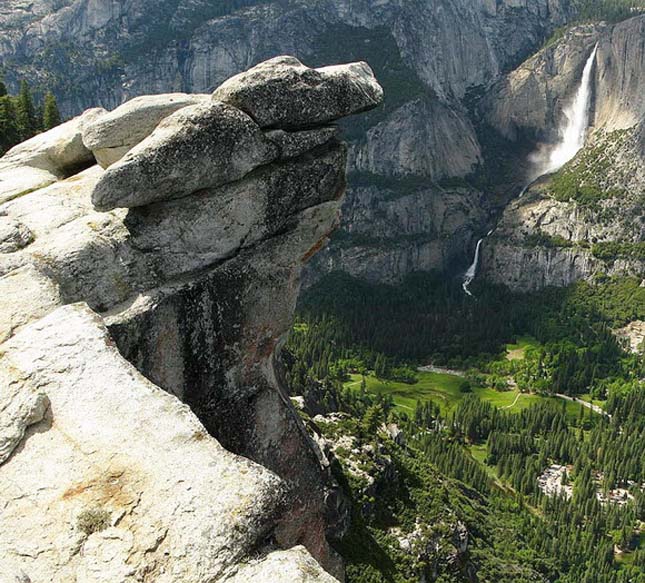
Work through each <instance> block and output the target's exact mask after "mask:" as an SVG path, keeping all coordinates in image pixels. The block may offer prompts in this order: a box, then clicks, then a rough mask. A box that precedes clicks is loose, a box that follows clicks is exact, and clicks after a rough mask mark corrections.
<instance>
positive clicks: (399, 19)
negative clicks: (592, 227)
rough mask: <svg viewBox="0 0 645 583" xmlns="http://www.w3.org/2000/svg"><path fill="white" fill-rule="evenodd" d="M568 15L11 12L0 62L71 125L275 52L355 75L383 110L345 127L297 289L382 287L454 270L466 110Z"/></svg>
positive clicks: (543, 5) (484, 201)
mask: <svg viewBox="0 0 645 583" xmlns="http://www.w3.org/2000/svg"><path fill="white" fill-rule="evenodd" d="M572 12H573V11H572V6H571V2H570V1H569V0H537V1H536V0H476V1H473V0H439V1H438V2H431V3H428V2H425V1H421V0H413V1H408V2H401V1H400V0H385V1H382V2H378V3H377V4H375V3H374V2H368V1H365V0H361V1H358V2H355V1H352V2H348V1H346V0H317V1H316V2H304V1H302V0H289V1H288V2H275V1H274V2H270V1H261V0H234V1H233V0H232V1H229V2H213V1H211V0H193V1H191V2H181V3H179V2H176V1H170V2H169V1H165V2H151V1H150V0H128V1H127V2H111V1H107V0H101V1H98V2H97V1H89V0H64V1H62V2H60V1H59V2H49V1H44V0H38V1H37V2H30V3H26V2H22V0H15V1H14V0H12V1H11V2H9V3H7V5H6V6H5V8H4V9H3V11H2V12H0V30H1V31H2V32H3V35H2V40H0V62H2V64H3V65H4V70H5V73H6V77H7V80H8V81H9V83H10V84H15V83H17V80H18V79H19V78H20V77H26V78H28V79H29V80H31V81H32V82H33V83H34V84H37V85H40V86H42V87H45V86H46V87H50V88H52V89H53V90H54V91H55V93H56V94H57V97H58V99H59V102H60V103H61V104H62V105H63V109H64V111H65V112H66V113H67V114H73V113H78V112H79V111H81V110H83V109H85V108H86V107H89V106H93V105H97V104H100V105H103V106H104V107H109V108H113V107H115V106H117V105H119V104H120V103H121V102H122V101H123V100H125V99H127V98H130V97H134V96H137V95H141V94H148V93H157V92H168V91H184V92H208V91H211V90H212V89H213V88H214V87H215V86H216V85H217V84H219V83H221V82H222V81H223V80H224V79H225V78H227V77H228V76H230V75H232V74H234V73H237V72H239V71H241V70H244V69H246V68H248V67H249V66H251V65H253V64H255V63H257V62H259V61H261V60H263V59H266V58H269V57H273V56H275V55H279V54H285V53H288V54H294V55H296V56H298V57H299V58H301V59H302V60H303V61H304V62H306V63H308V64H310V65H312V66H316V65H321V64H323V63H326V62H342V61H347V60H352V59H353V60H366V61H368V62H369V63H370V64H371V65H372V66H373V67H374V69H375V71H376V73H377V75H378V77H379V79H381V80H382V82H383V85H384V88H385V94H386V98H385V101H384V104H383V105H382V106H381V107H380V108H378V109H377V110H376V111H374V112H372V113H371V114H369V115H367V116H365V117H363V118H361V119H360V120H359V121H356V122H351V123H349V124H348V127H349V129H350V132H349V134H348V137H349V139H350V154H349V160H350V162H349V171H350V189H349V191H348V196H347V198H346V204H345V208H344V213H343V217H344V218H343V223H342V226H341V230H340V232H339V236H338V239H334V240H333V241H332V244H331V245H330V246H329V247H328V249H327V250H325V252H324V253H323V254H319V256H318V257H317V258H316V259H315V261H314V262H313V263H312V265H315V267H316V269H315V270H314V271H315V274H313V275H319V274H320V273H324V272H325V271H327V270H330V269H334V268H342V269H345V270H347V271H349V272H351V273H354V274H357V275H361V276H364V277H367V278H370V279H374V280H380V281H384V280H388V279H398V278H400V277H401V276H403V275H405V274H406V273H408V272H409V271H412V270H417V269H431V268H438V269H448V270H450V271H459V269H461V268H462V267H463V268H465V266H466V265H467V263H468V261H469V260H470V257H471V254H472V250H473V249H474V245H475V240H476V239H477V236H478V235H479V234H480V233H482V232H485V231H486V230H487V226H488V225H487V223H488V217H489V215H490V213H491V209H490V206H491V196H490V193H489V192H488V191H487V186H486V185H485V184H481V183H478V184H477V186H472V184H474V183H475V181H472V180H471V181H470V182H471V185H468V184H466V183H465V181H464V177H467V176H469V175H470V174H472V173H473V172H476V171H477V170H478V169H480V167H481V164H482V162H483V159H484V157H485V152H484V150H485V149H486V148H485V147H484V145H483V144H482V140H481V135H479V134H478V128H477V127H476V125H478V123H479V121H478V120H479V115H478V114H475V115H473V112H472V107H471V101H472V98H473V96H474V95H475V94H479V93H481V91H482V89H483V88H486V87H488V86H489V85H490V84H491V83H493V82H494V81H496V80H497V79H498V78H499V77H500V75H502V74H504V73H505V72H507V71H508V70H510V69H512V68H513V67H515V66H517V65H518V64H519V63H520V62H521V61H522V60H523V59H524V58H526V57H528V56H529V55H530V54H532V53H533V52H534V51H535V50H536V49H537V48H538V47H539V46H540V45H541V44H542V43H543V42H544V40H545V39H546V38H547V37H548V36H549V34H550V33H551V32H552V30H553V29H554V28H555V27H558V26H561V25H563V24H564V23H566V22H567V21H568V20H569V19H570V17H571V14H572ZM480 182H481V181H480ZM515 186H516V184H515V183H513V184H512V185H510V186H509V189H510V190H511V191H512V190H513V188H515ZM492 202H493V203H495V204H496V203H497V202H498V201H496V200H493V201H492Z"/></svg>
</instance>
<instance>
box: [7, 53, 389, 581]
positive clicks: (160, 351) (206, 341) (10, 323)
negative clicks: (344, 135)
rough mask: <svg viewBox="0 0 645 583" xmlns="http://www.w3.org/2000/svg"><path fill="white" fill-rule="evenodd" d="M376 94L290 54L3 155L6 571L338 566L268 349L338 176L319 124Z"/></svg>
mask: <svg viewBox="0 0 645 583" xmlns="http://www.w3.org/2000/svg"><path fill="white" fill-rule="evenodd" d="M381 99H382V89H381V88H380V86H379V85H378V83H377V82H376V80H375V79H374V77H373V75H372V72H371V70H370V69H369V67H368V66H367V65H366V64H365V63H354V64H350V65H343V66H337V67H327V68H323V69H318V70H312V69H308V68H306V67H304V66H302V65H301V64H300V63H299V62H298V61H297V60H296V59H294V58H291V57H281V58H278V59H274V60H272V61H270V62H268V63H264V64H262V65H260V66H258V67H256V68H254V69H252V70H250V71H248V72H246V73H244V74H242V75H240V76H238V77H235V78H233V79H231V80H229V81H227V82H226V83H224V84H223V85H222V86H221V87H219V88H218V89H217V91H216V94H215V96H214V97H211V96H208V95H194V96H189V95H177V94H174V95H168V96H154V97H144V98H141V99H139V100H136V101H134V102H131V103H128V104H125V105H124V106H123V107H121V108H118V109H116V110H115V111H112V112H110V113H107V112H106V111H104V110H102V109H94V110H89V111H87V112H85V113H84V114H82V115H81V116H79V117H76V118H74V119H72V120H71V121H69V122H67V123H65V124H64V125H62V126H60V127H58V128H56V129H54V130H52V131H50V132H47V133H45V134H42V135H40V136H37V137H35V138H33V139H31V140H29V141H28V142H25V143H23V144H21V145H19V146H17V147H16V148H14V149H13V150H12V151H10V152H9V153H8V154H7V156H5V157H4V158H2V159H0V200H2V204H1V206H0V274H1V277H0V342H2V344H0V359H1V360H2V366H1V367H0V508H2V510H1V512H0V514H1V519H2V524H3V527H4V528H2V529H1V532H0V580H2V581H3V582H4V581H14V580H20V581H33V582H34V583H35V582H37V581H38V582H40V581H53V582H61V583H62V582H68V581H72V580H75V581H110V582H114V581H155V582H162V581H168V582H170V581H172V582H180V581H186V582H188V581H190V582H191V583H194V582H199V581H204V582H206V581H208V582H212V581H248V580H249V578H253V579H255V580H258V581H272V582H273V581H289V582H291V581H303V582H304V581H320V582H327V581H329V582H331V581H333V580H335V579H334V578H333V577H332V576H331V575H329V574H327V573H325V572H324V571H323V570H322V569H321V567H320V566H319V565H318V563H316V561H314V559H312V557H311V555H313V556H314V557H315V558H316V559H317V560H318V561H319V562H320V563H321V564H322V565H323V566H324V567H325V568H326V569H327V570H328V571H329V572H331V573H333V574H335V575H337V576H338V577H342V572H343V570H342V564H341V562H340V559H339V558H338V556H337V555H336V554H335V553H334V552H333V551H332V550H331V547H330V546H329V542H328V541H329V540H331V539H333V538H334V537H338V536H340V535H342V533H343V531H344V529H345V528H346V526H347V508H346V506H345V504H344V500H343V499H342V497H340V496H339V495H338V490H337V487H336V484H335V482H334V480H333V478H332V477H331V473H330V470H329V464H328V462H327V460H326V458H325V456H324V455H323V454H322V453H321V451H320V449H319V448H318V446H317V445H316V444H315V442H314V441H313V440H312V439H311V438H310V437H309V436H308V435H307V433H306V431H305V430H304V427H303V426H302V423H301V421H300V420H299V417H298V415H297V414H296V412H295V411H294V409H293V407H292V405H291V403H290V401H289V399H288V397H287V396H286V393H285V391H284V389H283V385H282V381H281V371H280V368H279V367H278V366H276V354H277V353H278V352H279V350H280V346H281V343H282V341H283V337H284V335H285V334H286V332H287V331H288V329H289V328H290V326H291V318H292V315H293V309H294V305H295V301H296V298H297V295H298V290H299V281H300V273H301V271H302V268H303V264H304V263H305V262H306V261H307V260H308V259H309V258H310V257H311V256H312V255H313V254H314V253H315V252H316V251H317V250H318V249H319V248H320V247H321V246H322V245H323V244H324V242H325V240H326V237H327V236H328V234H329V233H330V231H332V230H333V229H334V228H335V227H336V225H337V222H338V211H339V208H340V206H341V203H342V198H343V195H344V190H345V159H346V147H345V145H344V144H343V143H342V142H340V141H339V139H338V137H337V132H336V130H335V129H334V128H333V127H330V126H328V125H327V124H328V123H329V122H333V121H334V120H336V119H338V118H339V117H342V116H344V115H349V114H351V113H356V112H361V111H364V110H367V109H370V108H373V107H375V106H377V105H378V104H379V103H380V101H381ZM303 111H306V112H307V115H306V116H305V117H302V116H301V115H299V113H296V112H303ZM285 112H286V115H285ZM95 158H96V159H98V160H99V162H100V163H101V165H100V166H99V165H96V164H95V163H94V161H95ZM299 545H304V547H306V549H307V550H305V548H303V547H302V546H299ZM276 548H282V549H286V550H282V551H279V550H273V549H276ZM272 551H273V552H272Z"/></svg>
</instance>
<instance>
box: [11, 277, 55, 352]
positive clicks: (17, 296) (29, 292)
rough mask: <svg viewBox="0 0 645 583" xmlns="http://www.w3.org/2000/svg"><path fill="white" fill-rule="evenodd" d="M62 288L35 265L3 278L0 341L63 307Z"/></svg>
mask: <svg viewBox="0 0 645 583" xmlns="http://www.w3.org/2000/svg"><path fill="white" fill-rule="evenodd" d="M60 303H61V297H60V290H59V288H58V285H57V284H56V283H55V282H53V281H52V280H51V279H50V278H49V277H47V276H46V275H44V274H43V273H41V272H40V271H39V270H38V269H37V268H36V267H34V266H33V265H31V264H28V265H23V266H21V267H19V268H18V269H15V270H12V271H10V272H9V273H7V274H6V275H3V276H2V277H0V342H3V341H4V340H5V339H7V338H9V337H10V336H11V335H12V334H13V333H14V332H15V331H16V330H18V329H20V328H21V327H22V326H24V325H26V324H28V323H29V322H32V321H34V320H37V319H38V318H41V317H43V316H44V315H45V314H47V313H48V312H50V311H51V310H52V309H54V308H55V307H56V306H58V305H60Z"/></svg>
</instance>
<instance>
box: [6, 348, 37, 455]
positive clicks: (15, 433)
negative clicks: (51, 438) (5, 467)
mask: <svg viewBox="0 0 645 583" xmlns="http://www.w3.org/2000/svg"><path fill="white" fill-rule="evenodd" d="M0 358H2V357H0ZM0 387H1V388H2V390H1V391H0V465H1V464H2V463H3V462H4V461H5V460H7V459H8V458H9V456H10V455H11V453H12V452H13V450H14V449H15V448H16V446H17V445H18V444H19V443H20V442H21V441H22V438H23V437H24V435H25V431H26V429H27V427H29V426H30V425H33V424H34V423H38V422H39V421H42V419H43V417H44V415H45V410H46V409H47V407H48V405H49V400H48V399H47V396H46V395H45V393H44V392H43V391H42V390H41V389H40V388H38V387H33V386H29V385H28V383H26V382H25V381H24V379H21V378H12V377H11V375H10V374H9V370H7V368H6V367H4V366H3V367H2V368H0Z"/></svg>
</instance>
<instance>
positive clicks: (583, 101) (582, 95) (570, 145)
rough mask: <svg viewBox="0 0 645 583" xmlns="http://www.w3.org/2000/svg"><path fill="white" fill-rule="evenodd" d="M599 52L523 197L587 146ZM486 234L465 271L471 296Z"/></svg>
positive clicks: (591, 59)
mask: <svg viewBox="0 0 645 583" xmlns="http://www.w3.org/2000/svg"><path fill="white" fill-rule="evenodd" d="M597 51H598V43H596V45H595V46H594V48H593V51H592V52H591V55H589V58H588V59H587V62H586V63H585V67H584V69H583V71H582V78H581V79H580V85H579V87H578V90H577V91H576V94H575V96H574V98H573V100H572V101H571V103H570V104H569V105H568V106H567V107H565V108H564V112H563V113H564V119H563V122H562V124H561V126H560V128H559V130H558V134H559V136H560V141H559V142H558V143H557V144H556V145H555V146H554V148H553V149H552V150H551V151H550V152H549V154H548V156H547V157H546V158H543V159H541V160H540V157H538V156H535V157H534V160H535V162H536V164H537V172H536V173H535V175H534V177H533V178H532V179H531V180H530V181H529V183H528V184H527V186H525V187H524V188H523V189H522V191H521V193H520V196H522V195H523V194H524V193H525V192H526V190H527V188H528V187H529V186H530V185H531V184H532V183H533V181H534V180H536V179H537V178H539V177H540V176H543V175H544V174H550V173H552V172H556V171H557V170H559V169H560V168H562V166H564V165H565V164H566V163H567V162H569V160H571V159H573V157H574V156H575V155H576V154H577V153H578V152H579V151H580V150H581V149H582V147H583V146H584V145H585V138H586V136H587V129H588V127H589V105H590V102H591V72H592V70H593V65H594V62H595V60H596V53H597ZM492 232H493V231H492V230H491V231H489V232H488V233H487V234H486V237H488V236H489V235H491V233H492ZM486 237H482V238H481V239H479V241H477V246H476V247H475V257H474V258H473V262H472V263H471V264H470V267H468V269H467V270H466V273H464V278H463V283H462V288H463V290H464V292H466V293H467V294H468V295H469V296H472V295H473V294H472V293H471V291H470V290H469V289H468V288H469V286H470V284H471V283H472V281H473V280H474V279H475V277H476V275H477V269H478V267H479V254H480V251H481V246H482V243H483V242H484V239H485V238H486Z"/></svg>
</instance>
